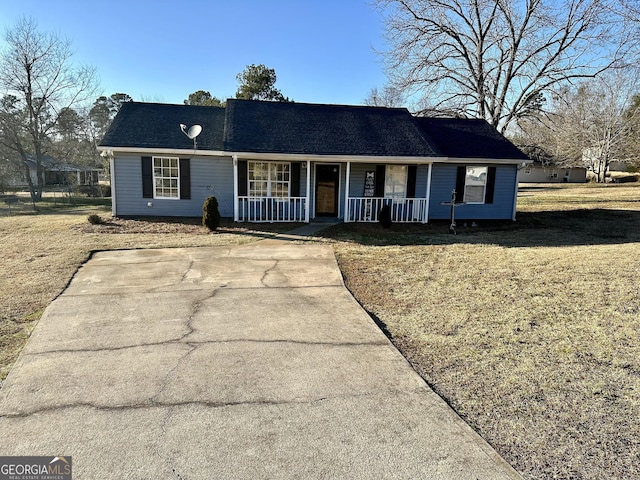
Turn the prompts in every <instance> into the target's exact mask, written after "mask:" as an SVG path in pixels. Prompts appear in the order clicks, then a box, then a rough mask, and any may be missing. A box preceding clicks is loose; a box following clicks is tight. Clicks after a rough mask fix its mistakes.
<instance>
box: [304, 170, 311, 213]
mask: <svg viewBox="0 0 640 480" xmlns="http://www.w3.org/2000/svg"><path fill="white" fill-rule="evenodd" d="M305 202H306V205H305V209H304V221H305V222H306V223H309V210H311V160H307V198H306V200H305Z"/></svg>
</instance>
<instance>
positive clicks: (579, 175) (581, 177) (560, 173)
mask: <svg viewBox="0 0 640 480" xmlns="http://www.w3.org/2000/svg"><path fill="white" fill-rule="evenodd" d="M586 181H587V169H586V168H585V167H561V166H558V165H554V164H544V163H542V162H540V161H537V160H534V162H533V163H532V164H530V165H527V166H526V167H525V168H523V169H522V170H520V183H584V182H586Z"/></svg>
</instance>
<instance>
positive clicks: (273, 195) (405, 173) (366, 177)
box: [233, 157, 432, 223]
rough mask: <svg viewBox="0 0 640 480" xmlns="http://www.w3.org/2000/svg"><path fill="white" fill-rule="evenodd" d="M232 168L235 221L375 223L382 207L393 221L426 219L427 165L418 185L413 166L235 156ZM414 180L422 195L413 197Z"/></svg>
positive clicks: (423, 221)
mask: <svg viewBox="0 0 640 480" xmlns="http://www.w3.org/2000/svg"><path fill="white" fill-rule="evenodd" d="M332 160H333V159H332ZM233 168H234V184H235V188H234V220H235V221H237V222H256V223H258V222H291V223H299V222H304V223H309V222H310V220H312V219H316V218H333V219H336V220H340V221H343V222H378V221H379V220H380V212H381V211H382V209H383V207H388V208H389V213H390V216H391V221H392V222H394V223H427V222H428V221H429V194H430V186H431V181H430V180H431V168H432V166H431V164H427V165H424V164H423V165H422V167H421V169H420V172H421V173H419V175H418V176H419V177H420V179H421V181H420V182H418V183H417V182H416V172H418V165H415V164H414V165H407V164H398V163H393V164H391V163H371V162H366V163H364V162H351V161H346V162H345V161H338V160H334V161H313V162H312V161H311V160H305V161H298V162H295V161H292V162H283V161H281V160H271V159H269V160H265V159H260V160H251V159H246V160H244V159H243V160H239V159H238V158H237V157H234V159H233ZM385 170H386V171H387V173H386V175H385ZM392 174H393V176H392ZM385 179H386V180H385ZM416 183H417V184H418V185H420V184H422V188H419V189H418V191H420V190H422V191H423V192H424V195H425V196H424V197H421V196H418V195H416V190H417V189H416ZM425 187H426V188H425ZM356 190H357V193H358V194H359V195H353V194H352V192H353V193H355V191H356Z"/></svg>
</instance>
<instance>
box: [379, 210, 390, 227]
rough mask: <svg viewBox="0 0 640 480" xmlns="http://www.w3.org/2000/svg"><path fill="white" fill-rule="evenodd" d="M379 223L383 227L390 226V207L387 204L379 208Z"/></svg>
mask: <svg viewBox="0 0 640 480" xmlns="http://www.w3.org/2000/svg"><path fill="white" fill-rule="evenodd" d="M379 218H380V224H381V225H382V227H383V228H389V227H391V207H390V206H389V205H383V206H382V208H381V209H380V217H379Z"/></svg>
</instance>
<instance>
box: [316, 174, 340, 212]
mask: <svg viewBox="0 0 640 480" xmlns="http://www.w3.org/2000/svg"><path fill="white" fill-rule="evenodd" d="M339 185H340V166H339V165H316V217H337V216H338V189H339Z"/></svg>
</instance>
